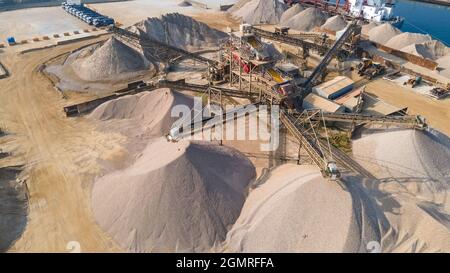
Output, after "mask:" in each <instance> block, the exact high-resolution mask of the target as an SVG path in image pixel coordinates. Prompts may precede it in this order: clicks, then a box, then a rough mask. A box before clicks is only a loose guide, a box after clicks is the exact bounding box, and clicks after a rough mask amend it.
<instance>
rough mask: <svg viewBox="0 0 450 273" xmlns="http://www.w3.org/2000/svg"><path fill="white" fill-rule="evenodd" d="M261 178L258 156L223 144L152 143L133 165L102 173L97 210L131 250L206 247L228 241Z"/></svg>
mask: <svg viewBox="0 0 450 273" xmlns="http://www.w3.org/2000/svg"><path fill="white" fill-rule="evenodd" d="M254 177H255V168H254V167H253V165H252V164H251V162H250V161H249V160H248V159H246V158H245V157H244V156H243V155H241V154H240V153H238V152H237V151H235V150H233V149H231V148H227V147H224V146H218V145H212V144H205V143H190V142H188V141H184V140H183V141H180V142H176V143H173V142H168V141H167V140H166V139H165V138H160V139H156V140H154V141H153V142H152V143H150V144H149V145H148V146H147V147H146V148H145V150H144V151H143V152H142V154H141V156H140V157H139V158H138V159H137V160H136V161H135V162H134V163H133V164H132V165H131V166H129V167H128V168H126V169H124V170H120V171H116V172H113V173H110V174H108V175H106V176H104V177H102V178H100V179H98V180H97V181H96V182H95V184H94V187H93V191H92V208H93V212H94V216H95V218H96V220H97V222H98V223H99V225H100V227H102V228H103V229H104V230H105V231H106V232H107V233H108V234H110V235H111V236H112V237H113V238H114V239H115V240H116V241H117V242H118V243H119V244H120V245H121V246H122V247H123V248H125V249H127V250H129V251H132V252H206V251H210V250H211V248H214V246H216V245H218V244H219V243H220V242H222V241H223V240H224V239H225V237H226V233H227V231H228V230H229V228H231V226H232V224H233V223H234V222H235V221H236V219H237V218H238V216H239V213H240V211H241V208H242V205H243V203H244V201H245V196H246V187H247V185H248V184H249V182H250V181H251V180H252V179H253V178H254Z"/></svg>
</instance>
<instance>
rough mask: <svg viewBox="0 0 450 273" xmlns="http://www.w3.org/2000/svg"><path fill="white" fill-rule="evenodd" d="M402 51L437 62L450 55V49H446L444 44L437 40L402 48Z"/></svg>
mask: <svg viewBox="0 0 450 273" xmlns="http://www.w3.org/2000/svg"><path fill="white" fill-rule="evenodd" d="M402 51H404V52H407V53H410V54H414V55H417V56H419V57H422V58H427V59H431V60H436V59H438V58H440V57H443V56H445V55H447V54H450V48H448V47H446V46H445V45H444V44H443V43H441V42H439V41H436V40H432V41H428V42H425V43H421V44H412V45H409V46H406V47H404V48H402Z"/></svg>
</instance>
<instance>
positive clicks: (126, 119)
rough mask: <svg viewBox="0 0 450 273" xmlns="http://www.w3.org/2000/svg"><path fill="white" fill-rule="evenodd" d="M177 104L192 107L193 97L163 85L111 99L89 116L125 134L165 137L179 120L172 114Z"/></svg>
mask: <svg viewBox="0 0 450 273" xmlns="http://www.w3.org/2000/svg"><path fill="white" fill-rule="evenodd" d="M175 105H186V106H187V107H189V108H192V106H193V99H192V98H191V97H188V96H186V95H183V94H181V93H178V92H176V91H171V90H170V89H167V88H161V89H157V90H153V91H146V92H142V93H139V94H135V95H128V96H123V97H120V98H118V99H115V100H110V101H107V102H105V103H103V104H101V105H100V106H99V107H97V108H96V109H95V110H94V111H93V112H92V113H91V114H90V115H89V118H91V119H95V120H101V121H104V122H103V124H104V126H105V128H109V129H111V130H113V131H117V130H119V131H120V130H123V132H122V133H124V134H125V135H129V136H130V135H131V134H134V135H147V136H163V135H165V134H167V132H168V131H169V130H170V128H171V126H172V124H173V123H174V122H175V121H176V120H177V119H178V118H177V117H171V110H172V108H173V107H174V106H175ZM107 121H109V122H107Z"/></svg>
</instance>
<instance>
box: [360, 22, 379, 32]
mask: <svg viewBox="0 0 450 273" xmlns="http://www.w3.org/2000/svg"><path fill="white" fill-rule="evenodd" d="M377 26H379V24H378V23H376V22H373V21H372V22H370V23H368V24H364V25H363V26H362V27H361V34H363V35H366V36H369V31H370V30H372V29H373V28H375V27H377Z"/></svg>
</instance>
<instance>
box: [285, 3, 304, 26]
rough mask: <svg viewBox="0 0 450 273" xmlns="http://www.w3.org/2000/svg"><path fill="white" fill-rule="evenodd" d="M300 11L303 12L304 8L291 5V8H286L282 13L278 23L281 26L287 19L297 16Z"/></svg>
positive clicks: (298, 5)
mask: <svg viewBox="0 0 450 273" xmlns="http://www.w3.org/2000/svg"><path fill="white" fill-rule="evenodd" d="M302 10H304V8H303V7H302V6H301V5H300V4H295V5H293V6H292V7H290V8H288V9H287V10H286V11H285V12H283V14H282V15H281V18H280V23H281V24H284V23H286V22H287V21H288V20H289V19H291V18H292V17H294V16H295V15H297V14H299V13H300V12H301V11H302Z"/></svg>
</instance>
